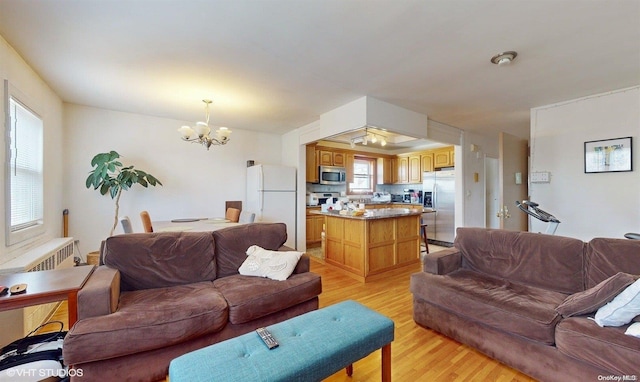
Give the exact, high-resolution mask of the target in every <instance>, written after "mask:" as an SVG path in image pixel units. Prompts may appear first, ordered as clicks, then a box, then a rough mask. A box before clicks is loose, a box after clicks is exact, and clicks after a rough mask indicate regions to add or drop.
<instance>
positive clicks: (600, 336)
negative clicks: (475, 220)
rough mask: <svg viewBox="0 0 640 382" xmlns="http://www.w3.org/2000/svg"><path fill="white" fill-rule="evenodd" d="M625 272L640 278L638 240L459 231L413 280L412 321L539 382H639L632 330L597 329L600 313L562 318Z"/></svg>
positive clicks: (638, 350) (638, 349)
mask: <svg viewBox="0 0 640 382" xmlns="http://www.w3.org/2000/svg"><path fill="white" fill-rule="evenodd" d="M618 272H624V273H627V274H630V275H629V276H628V277H629V278H631V279H632V280H633V278H634V277H633V276H631V275H636V276H635V277H636V278H637V275H640V241H635V240H626V239H606V238H595V239H593V240H591V241H590V242H589V243H584V242H582V241H581V240H577V239H573V238H568V237H560V236H551V235H545V234H536V233H529V232H514V231H506V230H491V229H482V228H458V229H457V236H456V239H455V243H454V247H453V248H449V249H446V250H443V251H439V252H434V253H431V254H428V255H426V256H425V258H424V262H423V272H419V273H416V274H413V275H412V276H411V287H410V288H411V292H412V293H413V304H414V306H413V316H414V320H415V322H416V323H418V324H420V325H422V326H425V327H427V328H431V329H434V330H436V331H438V332H440V333H442V334H444V335H446V336H448V337H451V338H453V339H455V340H457V341H459V342H462V343H464V344H467V345H469V346H471V347H473V348H476V349H477V350H479V351H481V352H483V353H485V354H486V355H488V356H489V357H492V358H494V359H497V360H499V361H501V362H503V363H505V364H507V365H509V366H511V367H513V368H515V369H518V370H520V371H522V372H523V373H525V374H528V375H530V376H532V377H533V378H536V379H538V380H542V381H563V380H564V381H602V380H623V378H624V377H625V376H627V379H628V380H634V379H633V378H634V377H633V376H635V378H636V379H637V378H640V364H639V363H638V360H640V338H636V337H632V336H629V335H625V334H624V332H625V330H626V328H627V327H628V326H629V324H627V325H624V326H622V327H609V326H606V327H600V326H598V325H597V324H596V323H595V322H594V321H593V320H591V319H590V318H589V317H593V316H594V312H593V310H597V307H594V308H593V309H586V310H587V311H585V312H583V313H584V314H580V315H575V316H572V315H568V316H567V317H565V316H563V315H561V314H560V312H564V310H562V309H561V308H560V306H561V304H562V305H565V304H566V303H565V304H563V302H565V300H567V301H569V300H570V299H567V297H569V296H572V298H574V297H576V296H579V295H584V294H585V293H590V292H591V291H593V290H599V289H598V288H599V287H600V286H601V285H602V284H603V283H601V282H603V281H605V280H609V279H610V278H611V276H614V275H617V274H618ZM625 276H627V275H625ZM605 283H606V282H605ZM582 291H587V292H584V293H580V292H582ZM600 291H602V290H600ZM637 318H638V317H636V319H637ZM614 377H617V378H619V379H610V378H614ZM629 378H631V379H629Z"/></svg>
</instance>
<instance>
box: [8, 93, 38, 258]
mask: <svg viewBox="0 0 640 382" xmlns="http://www.w3.org/2000/svg"><path fill="white" fill-rule="evenodd" d="M5 100H7V101H6V102H7V103H6V108H5V110H6V123H5V126H6V132H5V140H6V141H5V150H6V159H5V166H6V172H5V173H6V174H7V175H6V189H5V199H6V201H5V205H6V208H7V213H6V214H5V219H6V222H5V227H6V245H7V246H8V245H12V244H15V243H18V242H21V241H24V240H27V239H30V238H32V237H35V236H36V235H39V234H41V233H43V232H44V225H43V215H44V213H43V212H44V211H43V210H44V193H43V187H44V181H43V179H44V177H43V167H44V166H43V130H44V129H43V122H42V118H40V116H39V115H38V114H37V113H36V112H34V111H33V110H32V109H31V108H29V107H28V106H27V105H26V104H25V103H24V101H25V100H27V97H25V96H24V95H22V94H21V93H20V92H19V91H17V90H16V89H14V88H12V87H11V86H10V85H9V84H8V81H5Z"/></svg>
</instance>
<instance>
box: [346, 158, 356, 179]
mask: <svg viewBox="0 0 640 382" xmlns="http://www.w3.org/2000/svg"><path fill="white" fill-rule="evenodd" d="M343 158H344V167H345V170H346V175H347V183H353V165H354V162H355V160H356V157H355V155H353V154H352V153H345V154H343Z"/></svg>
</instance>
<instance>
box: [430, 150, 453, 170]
mask: <svg viewBox="0 0 640 382" xmlns="http://www.w3.org/2000/svg"><path fill="white" fill-rule="evenodd" d="M451 166H453V147H447V148H444V149H440V150H436V151H434V153H433V167H435V168H440V167H451Z"/></svg>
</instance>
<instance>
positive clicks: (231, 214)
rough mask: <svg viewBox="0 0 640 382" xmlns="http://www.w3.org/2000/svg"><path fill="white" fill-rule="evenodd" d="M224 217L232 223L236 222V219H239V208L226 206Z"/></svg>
mask: <svg viewBox="0 0 640 382" xmlns="http://www.w3.org/2000/svg"><path fill="white" fill-rule="evenodd" d="M224 217H225V219H227V220H229V221H230V222H232V223H237V222H238V220H240V210H239V209H237V208H227V212H226V213H225V215H224Z"/></svg>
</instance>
